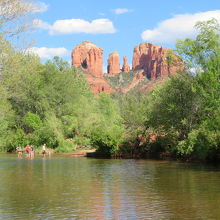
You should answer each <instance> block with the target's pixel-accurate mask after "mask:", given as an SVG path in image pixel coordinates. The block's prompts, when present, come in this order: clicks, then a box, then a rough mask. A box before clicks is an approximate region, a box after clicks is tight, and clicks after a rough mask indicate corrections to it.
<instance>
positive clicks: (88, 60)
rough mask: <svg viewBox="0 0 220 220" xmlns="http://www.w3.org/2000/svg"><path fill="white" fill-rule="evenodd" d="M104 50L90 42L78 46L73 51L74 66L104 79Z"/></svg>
mask: <svg viewBox="0 0 220 220" xmlns="http://www.w3.org/2000/svg"><path fill="white" fill-rule="evenodd" d="M102 54H103V50H102V49H101V48H98V47H97V46H96V45H95V44H93V43H92V42H90V41H84V42H82V43H81V44H78V45H77V46H76V48H75V49H74V50H73V51H72V65H73V66H75V67H82V68H83V69H84V70H85V71H87V72H88V73H91V74H92V75H94V76H100V77H102V65H103V56H102Z"/></svg>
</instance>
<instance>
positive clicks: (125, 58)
mask: <svg viewBox="0 0 220 220" xmlns="http://www.w3.org/2000/svg"><path fill="white" fill-rule="evenodd" d="M130 70H131V69H130V66H129V65H128V60H127V57H126V56H124V57H123V66H122V72H125V73H128V72H130Z"/></svg>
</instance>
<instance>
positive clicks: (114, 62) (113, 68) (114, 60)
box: [107, 51, 121, 75]
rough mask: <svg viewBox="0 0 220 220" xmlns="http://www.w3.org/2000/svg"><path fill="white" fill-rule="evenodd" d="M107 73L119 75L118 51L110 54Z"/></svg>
mask: <svg viewBox="0 0 220 220" xmlns="http://www.w3.org/2000/svg"><path fill="white" fill-rule="evenodd" d="M107 72H108V74H109V75H114V74H118V73H120V72H121V70H120V58H119V54H118V52H117V51H114V52H113V53H111V54H109V57H108V67H107Z"/></svg>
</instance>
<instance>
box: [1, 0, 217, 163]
mask: <svg viewBox="0 0 220 220" xmlns="http://www.w3.org/2000/svg"><path fill="white" fill-rule="evenodd" d="M8 2H11V4H12V5H13V4H16V2H18V1H17V0H13V1H11V0H10V1H8ZM19 7H20V8H18V10H13V11H11V13H12V15H13V13H14V15H15V16H16V15H17V16H18V17H20V16H21V17H22V16H23V15H26V14H27V12H26V11H25V10H24V7H23V5H20V6H19ZM12 8H13V7H12ZM5 10H6V14H7V10H10V8H8V9H7V8H6V9H5ZM28 10H29V11H30V10H31V8H29V9H28ZM29 11H28V13H29ZM13 17H14V16H13ZM13 17H12V18H13ZM12 18H11V19H7V17H4V16H3V17H1V18H0V21H1V22H0V28H1V30H0V32H1V34H0V125H1V126H0V150H1V151H14V150H15V149H16V147H17V146H18V145H22V146H25V145H27V144H33V145H35V146H41V145H42V144H44V143H45V144H47V146H49V147H50V148H54V149H55V151H58V152H67V151H71V150H73V148H74V147H75V146H92V147H96V148H97V149H98V150H97V151H98V152H101V153H104V154H106V155H115V156H124V157H145V156H149V155H155V154H156V155H157V154H160V155H161V154H163V155H169V156H170V155H172V156H175V157H181V158H196V159H203V160H204V159H211V160H213V159H219V157H220V156H219V155H220V92H219V91H220V33H219V31H220V28H219V24H218V23H217V21H216V20H210V21H206V22H199V23H198V24H197V25H196V28H197V30H198V35H197V37H196V38H195V39H186V40H184V41H178V43H177V53H178V54H179V55H180V56H181V57H182V59H183V61H184V62H185V67H186V68H185V70H183V71H182V72H179V73H177V74H176V75H175V76H172V77H170V78H169V79H168V80H167V81H166V82H164V83H163V84H160V85H159V86H157V87H156V89H154V91H152V92H151V93H144V92H143V91H142V92H140V91H139V90H138V89H136V90H133V91H131V92H130V93H129V94H127V95H123V94H114V95H113V96H112V97H111V96H110V95H108V94H105V93H101V94H99V96H95V95H94V94H92V93H91V90H90V86H89V85H88V83H87V81H86V80H85V78H84V77H85V75H84V74H83V72H82V71H81V70H80V69H76V68H73V67H70V66H69V64H68V63H67V62H65V61H63V60H62V59H60V58H59V57H54V59H52V60H50V61H47V62H46V63H45V64H42V63H41V62H40V59H39V58H38V57H36V56H33V55H30V54H27V53H25V52H21V51H19V50H17V49H16V48H14V47H13V46H12V44H11V43H9V41H8V39H7V36H8V33H9V32H10V31H9V32H7V31H5V27H6V29H7V26H6V24H8V23H9V24H10V26H11V22H12V23H13V19H12ZM21 27H22V28H21V29H23V25H22V26H21ZM3 29H4V31H3ZM8 30H10V29H8ZM17 32H19V31H18V30H16V33H17ZM167 59H168V60H167V65H171V64H172V56H170V55H169V54H168V55H167ZM133 74H135V73H133V72H130V73H127V74H119V75H117V76H116V77H112V78H111V79H110V78H108V77H106V79H107V80H108V81H109V83H110V84H111V85H112V86H116V87H117V86H118V85H120V86H122V87H123V86H126V85H127V84H129V83H130V81H131V79H132V76H133ZM146 82H147V79H146ZM117 83H119V84H117ZM148 83H150V82H148Z"/></svg>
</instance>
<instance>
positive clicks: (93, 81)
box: [85, 74, 114, 94]
mask: <svg viewBox="0 0 220 220" xmlns="http://www.w3.org/2000/svg"><path fill="white" fill-rule="evenodd" d="M85 77H86V79H87V81H88V83H89V84H90V86H91V89H92V92H93V93H94V94H98V93H101V92H106V93H112V92H114V90H113V89H112V88H111V86H110V85H109V84H108V83H107V81H106V80H105V79H104V77H95V76H93V75H91V74H85Z"/></svg>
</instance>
